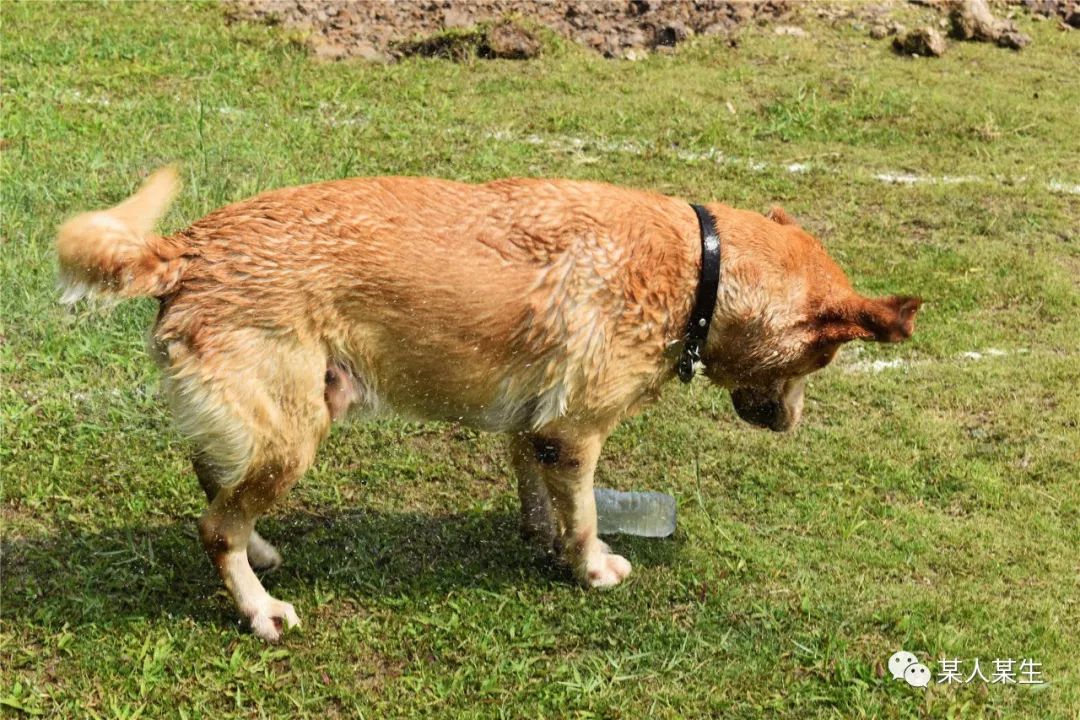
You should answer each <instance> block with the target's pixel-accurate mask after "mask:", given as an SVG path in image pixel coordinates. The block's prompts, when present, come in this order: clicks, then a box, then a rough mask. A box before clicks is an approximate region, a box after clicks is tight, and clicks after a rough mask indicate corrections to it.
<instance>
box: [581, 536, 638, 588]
mask: <svg viewBox="0 0 1080 720" xmlns="http://www.w3.org/2000/svg"><path fill="white" fill-rule="evenodd" d="M632 569H633V568H632V566H631V565H630V561H629V560H627V559H626V558H624V557H623V556H622V555H615V554H614V553H612V552H610V551H608V550H607V548H606V546H605V551H604V552H601V553H597V554H596V555H595V556H594V557H592V558H590V559H589V561H588V562H587V563H586V564H585V569H584V572H583V573H582V580H583V581H584V583H585V584H586V585H587V586H589V587H591V588H609V587H614V586H615V585H618V584H619V583H621V582H622V581H623V580H625V579H626V578H627V576H629V575H630V571H631V570H632Z"/></svg>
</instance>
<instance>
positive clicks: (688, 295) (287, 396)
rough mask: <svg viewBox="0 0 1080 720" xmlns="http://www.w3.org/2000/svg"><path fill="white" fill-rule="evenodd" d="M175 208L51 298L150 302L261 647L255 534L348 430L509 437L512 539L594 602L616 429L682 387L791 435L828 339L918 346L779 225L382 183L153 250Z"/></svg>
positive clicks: (600, 582)
mask: <svg viewBox="0 0 1080 720" xmlns="http://www.w3.org/2000/svg"><path fill="white" fill-rule="evenodd" d="M178 188H179V181H178V177H177V173H176V171H175V169H171V168H166V169H163V170H159V171H158V172H157V173H155V174H153V175H152V176H151V177H150V178H149V179H148V180H147V181H146V183H145V184H144V185H143V186H142V188H141V189H139V190H138V191H137V192H136V194H135V195H133V196H132V197H130V198H129V199H127V200H125V201H124V202H122V203H121V204H119V205H117V206H116V207H114V208H112V209H109V210H103V211H97V212H89V213H84V214H81V215H78V216H76V217H74V218H73V219H71V220H69V221H68V222H66V223H65V224H64V225H62V226H61V227H60V229H59V230H58V235H57V251H58V255H59V264H60V277H61V283H62V287H63V288H65V292H64V295H63V298H62V300H63V301H64V302H67V303H72V302H75V301H76V300H78V299H80V298H82V297H84V296H86V295H93V294H100V295H112V296H115V297H121V298H123V297H134V296H152V297H155V298H157V299H158V301H159V312H158V314H157V319H156V321H155V323H154V325H153V330H152V334H151V339H150V342H149V345H150V352H151V354H152V355H153V357H154V359H155V361H156V362H157V364H158V365H159V366H160V367H161V369H162V372H163V383H162V385H163V389H164V393H165V395H166V396H167V398H168V400H169V402H170V405H171V407H172V410H173V413H174V416H175V418H176V421H177V424H178V426H179V429H180V431H181V433H182V434H183V435H184V437H186V438H187V439H188V440H189V441H190V443H191V446H192V448H193V462H192V464H193V467H194V471H195V474H196V476H197V478H198V480H199V483H200V484H201V486H202V488H203V490H204V491H205V493H206V497H207V500H208V503H209V505H208V508H207V510H206V511H205V513H204V514H203V515H202V517H201V518H200V520H199V536H200V538H201V540H202V543H203V546H204V547H205V549H206V552H207V554H208V555H209V557H210V559H211V561H212V562H213V564H214V566H215V567H216V568H217V570H218V572H219V573H220V575H221V578H222V580H223V581H224V584H225V587H226V588H227V589H228V590H229V592H230V593H231V595H232V597H233V599H234V600H235V602H236V606H237V608H238V609H239V612H240V613H241V614H242V615H243V617H244V618H245V619H246V620H247V622H248V623H249V624H250V627H251V630H252V631H253V632H254V633H255V634H256V635H257V636H259V637H260V638H263V639H265V640H268V641H276V640H278V639H279V638H280V636H281V634H282V632H283V630H285V629H287V628H289V627H292V626H296V625H298V624H299V622H300V621H299V618H298V617H297V614H296V611H295V610H294V608H293V606H292V605H290V604H289V603H287V602H282V601H280V600H277V599H275V598H273V597H271V596H270V595H269V593H267V591H266V590H265V589H264V588H263V586H262V584H261V583H260V581H259V578H258V577H257V576H256V574H255V571H254V570H255V569H266V568H271V567H274V566H277V565H278V564H279V563H280V562H281V555H280V554H279V553H278V551H277V550H276V549H275V548H274V547H273V546H272V545H271V544H270V543H268V542H267V541H266V540H264V539H263V538H262V537H260V536H259V534H258V533H257V532H256V531H255V523H256V520H257V519H258V518H259V517H260V516H262V515H263V514H265V513H266V512H267V511H268V510H269V509H270V507H271V506H272V505H273V503H274V501H275V500H277V499H278V498H280V497H281V496H282V495H284V494H285V493H286V492H287V491H288V490H289V488H290V487H292V486H293V484H295V483H296V481H297V480H298V479H299V478H300V476H301V475H303V473H304V472H305V470H306V469H307V468H308V467H309V466H310V465H311V463H312V460H313V458H314V457H315V452H316V449H317V448H318V446H319V444H320V442H321V441H322V440H323V438H325V437H326V435H327V432H328V430H329V428H330V426H331V423H332V422H334V421H336V420H339V419H340V418H342V417H343V416H345V415H346V414H347V413H349V412H351V411H365V412H393V413H397V414H400V415H404V416H407V417H412V418H423V419H433V420H443V421H450V422H457V423H462V424H465V425H468V426H471V427H475V428H479V429H482V430H486V431H491V432H501V433H505V434H506V436H507V437H508V442H509V451H510V458H511V464H512V466H513V469H514V472H515V474H516V476H517V482H518V494H519V496H520V500H521V513H522V515H521V517H522V530H523V532H524V533H525V534H526V535H528V536H530V537H532V538H534V539H536V540H537V541H539V542H541V543H543V544H544V545H545V546H549V547H551V546H555V547H558V548H559V551H560V552H561V555H562V557H563V558H564V560H565V561H566V562H567V563H568V564H569V566H570V567H571V568H572V569H573V572H574V574H575V576H576V577H577V578H578V579H579V580H580V581H581V582H582V583H583V584H584V585H586V586H589V587H608V586H613V585H616V584H618V583H619V582H621V581H622V580H623V579H625V578H626V577H627V576H628V575H629V574H630V570H631V566H630V563H629V562H627V560H626V559H625V558H623V557H622V556H620V555H617V554H615V553H613V552H612V551H611V550H610V549H609V548H608V546H607V545H606V544H605V543H604V542H602V541H601V540H600V539H599V538H598V537H597V522H596V506H595V502H594V499H593V471H594V468H595V467H596V463H597V459H598V458H599V455H600V450H601V446H602V445H603V443H604V440H605V438H606V437H607V436H608V435H609V434H610V433H611V432H612V430H613V429H614V428H615V426H616V424H617V423H618V422H619V421H620V419H622V418H624V417H626V416H627V415H629V414H631V413H633V412H634V411H635V410H636V409H637V408H640V407H641V406H642V405H643V404H645V403H647V402H649V401H650V400H652V399H654V398H655V397H656V395H657V394H658V391H659V390H660V388H661V386H662V385H664V384H665V383H666V382H668V381H669V380H671V379H672V378H673V377H675V376H676V375H684V374H685V371H686V370H688V369H689V374H690V375H691V376H692V375H693V372H694V371H695V370H696V369H697V368H700V370H701V372H703V374H704V375H705V376H706V377H707V378H708V379H709V380H710V381H711V382H713V383H715V384H716V385H719V386H720V387H723V388H727V389H729V390H730V391H731V397H732V402H733V405H734V407H735V410H736V412H737V414H738V415H739V416H740V417H741V418H742V419H744V420H746V421H748V422H750V423H752V424H753V425H756V426H761V427H766V428H769V429H770V430H774V431H785V430H789V429H790V428H792V427H793V426H794V425H795V424H796V423H797V422H798V421H799V419H800V416H801V414H802V407H803V388H804V386H805V383H806V378H807V376H808V375H809V374H810V373H812V372H814V371H816V370H820V369H821V368H823V367H825V366H826V365H828V364H829V362H830V361H831V360H832V359H833V357H834V356H835V355H836V353H837V351H838V349H839V348H840V346H841V345H843V344H844V343H846V342H849V341H852V340H874V341H880V342H898V341H900V340H904V339H906V338H908V337H910V336H911V334H912V333H913V331H914V327H915V315H916V313H917V311H918V310H919V308H920V305H921V300H920V299H918V298H916V297H910V296H890V297H884V298H877V299H872V298H867V297H864V296H862V295H860V294H858V293H857V292H856V291H855V290H853V288H852V286H851V284H850V282H849V281H848V279H847V278H846V276H845V275H844V273H843V271H842V270H841V269H840V268H839V266H838V265H837V264H836V263H835V262H834V261H833V260H832V259H830V257H829V256H828V255H827V254H826V252H825V250H824V249H823V247H822V246H821V244H820V243H819V242H818V241H817V240H815V239H814V238H813V237H811V235H810V234H808V233H807V232H806V231H804V230H803V229H802V228H801V227H800V226H799V225H798V224H797V223H796V222H795V221H794V220H793V219H792V218H791V217H790V216H789V215H788V214H787V213H785V212H784V211H783V209H781V208H774V209H773V210H771V211H770V212H769V213H768V214H767V215H762V214H759V213H756V212H749V211H744V210H737V209H733V208H731V207H728V206H726V205H723V204H720V203H711V204H708V205H706V206H704V207H698V206H695V207H692V206H691V205H689V204H688V203H687V202H686V201H683V200H679V199H676V198H672V197H667V196H664V195H661V194H657V193H653V192H646V191H640V190H632V189H624V188H620V187H616V186H612V185H608V184H603V183H595V182H577V181H570V180H540V179H504V180H495V181H492V182H487V183H484V184H478V185H472V184H464V183H458V182H450V181H445V180H438V179H430V178H417V177H376V178H357V179H349V180H337V181H332V182H322V183H316V184H312V185H306V186H302V187H293V188H286V189H280V190H274V191H271V192H266V193H263V194H261V195H258V196H256V197H254V198H251V199H249V200H244V201H242V202H238V203H235V204H232V205H228V206H226V207H224V208H221V209H219V210H216V211H214V212H212V213H210V214H209V215H207V216H206V217H204V218H202V219H201V220H199V221H197V222H195V223H194V224H193V225H191V226H190V227H188V228H186V229H184V230H181V231H179V232H177V233H175V234H172V235H169V236H161V235H158V234H155V233H154V232H153V229H154V226H155V224H156V222H157V220H158V219H159V218H160V217H161V215H162V214H163V213H164V211H165V210H166V209H167V207H168V205H169V203H170V202H171V200H172V199H173V198H174V196H175V194H176V192H177V191H178ZM695 215H696V217H695ZM710 233H711V235H710V239H711V240H712V241H716V242H714V246H713V249H712V250H711V251H710V250H708V249H707V246H706V244H703V237H704V236H705V235H707V234H710ZM716 244H718V246H719V247H718V248H717V247H715V245H716ZM717 250H718V252H717ZM709 252H712V253H713V255H715V256H716V258H715V259H713V258H712V256H710V255H708V254H707V253H709ZM716 260H719V262H718V263H717V262H716ZM707 265H708V266H709V267H707ZM710 267H711V268H712V269H713V270H714V271H718V272H719V275H718V276H713V279H712V280H711V281H708V282H705V283H702V282H701V278H703V277H706V273H705V272H704V271H705V270H707V269H709V268H710ZM710 295H712V296H714V299H713V301H712V303H711V304H709V303H708V302H707V301H706V302H705V303H704V310H702V308H700V307H697V306H698V305H702V302H701V298H702V297H703V296H704V297H708V296H710ZM699 313H700V314H701V317H700V318H699V319H697V320H696V321H695V322H694V323H693V325H694V327H695V328H698V330H697V331H694V330H693V329H691V332H690V333H689V335H688V323H689V322H690V320H691V318H692V317H695V316H696V314H699ZM702 328H704V329H705V335H704V336H703V337H699V338H697V339H696V340H694V341H693V342H694V343H695V346H694V347H693V348H692V349H693V353H692V357H690V360H691V361H693V362H694V363H695V364H694V366H693V367H691V366H690V365H689V364H687V356H686V352H687V348H688V345H689V344H690V343H691V340H690V339H689V338H690V335H693V333H694V332H699V334H700V330H701V329H702ZM683 379H688V378H687V377H685V376H684V377H683Z"/></svg>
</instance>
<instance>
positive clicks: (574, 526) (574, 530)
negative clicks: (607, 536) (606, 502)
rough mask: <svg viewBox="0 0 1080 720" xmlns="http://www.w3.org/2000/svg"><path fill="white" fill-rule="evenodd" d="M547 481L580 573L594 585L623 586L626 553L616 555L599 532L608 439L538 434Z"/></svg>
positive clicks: (568, 552)
mask: <svg viewBox="0 0 1080 720" xmlns="http://www.w3.org/2000/svg"><path fill="white" fill-rule="evenodd" d="M531 439H532V444H533V450H534V452H535V453H536V461H537V464H538V466H539V468H540V475H541V477H542V478H543V481H544V486H545V487H546V488H547V491H548V495H549V496H550V498H551V504H552V506H553V508H554V510H555V515H556V517H557V519H558V523H559V528H560V530H561V531H562V547H563V554H564V557H565V558H566V560H567V561H568V562H569V563H570V566H571V567H572V568H573V570H574V574H575V575H576V576H577V578H578V579H579V580H580V581H581V582H582V583H584V584H585V585H587V586H589V587H610V586H612V585H618V584H619V583H620V582H621V581H622V580H623V579H625V578H626V576H627V575H629V574H630V563H629V562H628V561H627V560H626V558H624V557H622V556H620V555H615V554H613V553H612V552H611V551H610V549H609V548H608V546H607V545H606V544H605V543H603V542H601V540H600V538H599V537H597V535H596V499H595V497H594V496H593V472H594V471H595V470H596V461H597V458H599V456H600V448H601V446H602V445H603V442H604V438H603V437H602V436H600V435H590V436H587V437H584V438H577V439H567V438H565V437H549V436H546V435H544V434H539V435H535V436H533V437H532V438H531Z"/></svg>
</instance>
